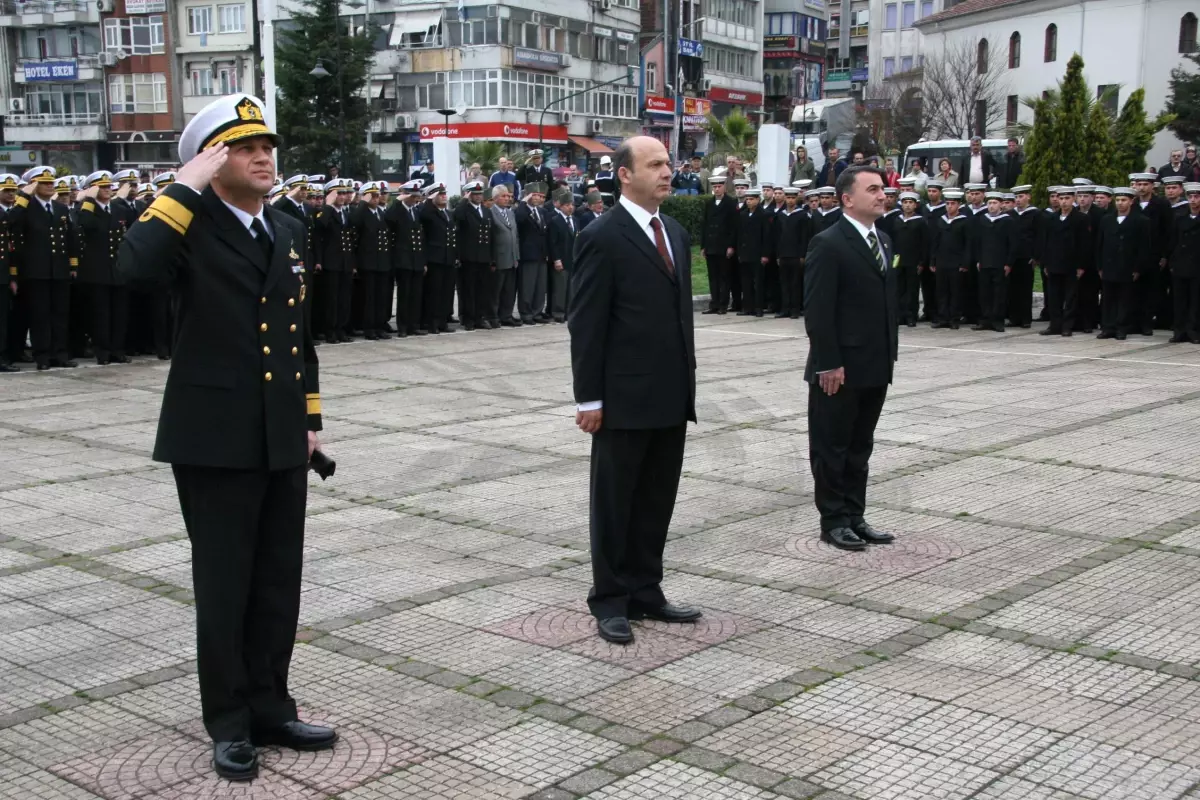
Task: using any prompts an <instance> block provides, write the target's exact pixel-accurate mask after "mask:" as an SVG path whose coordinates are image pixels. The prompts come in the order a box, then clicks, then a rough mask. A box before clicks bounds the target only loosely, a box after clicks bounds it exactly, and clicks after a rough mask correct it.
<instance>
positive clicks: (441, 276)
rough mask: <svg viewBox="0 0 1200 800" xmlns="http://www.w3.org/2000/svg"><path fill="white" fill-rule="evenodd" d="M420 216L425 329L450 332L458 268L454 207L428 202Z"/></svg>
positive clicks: (423, 319) (423, 320)
mask: <svg viewBox="0 0 1200 800" xmlns="http://www.w3.org/2000/svg"><path fill="white" fill-rule="evenodd" d="M419 208H420V211H418V212H417V217H418V218H419V219H420V220H421V225H422V227H423V228H424V242H425V263H426V266H428V268H429V269H428V271H427V272H426V273H425V290H424V293H423V294H422V296H421V327H422V328H424V329H425V330H427V331H429V332H430V333H437V332H441V331H446V330H449V324H450V323H449V320H450V311H451V309H452V307H453V305H454V271H455V268H456V267H457V266H458V235H457V231H458V227H457V225H455V223H454V220H453V219H452V218H451V216H450V207H449V206H447V207H446V208H438V205H437V203H435V202H433V201H432V200H427V201H425V202H424V203H422V204H421V205H420V206H419Z"/></svg>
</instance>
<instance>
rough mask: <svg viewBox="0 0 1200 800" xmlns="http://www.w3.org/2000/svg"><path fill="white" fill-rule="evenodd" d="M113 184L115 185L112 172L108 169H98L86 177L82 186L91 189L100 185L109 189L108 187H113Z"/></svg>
mask: <svg viewBox="0 0 1200 800" xmlns="http://www.w3.org/2000/svg"><path fill="white" fill-rule="evenodd" d="M112 185H113V176H112V173H111V172H109V171H108V170H106V169H101V170H97V171H95V172H93V173H92V174H91V175H88V176H87V177H86V178H84V179H83V184H82V186H81V188H84V189H90V188H92V187H93V186H99V187H101V188H104V189H107V188H109V187H111V186H112Z"/></svg>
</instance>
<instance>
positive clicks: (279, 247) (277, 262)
mask: <svg viewBox="0 0 1200 800" xmlns="http://www.w3.org/2000/svg"><path fill="white" fill-rule="evenodd" d="M266 216H267V219H268V220H270V221H271V228H272V229H273V230H274V231H275V249H274V250H272V251H271V267H270V269H268V270H267V279H266V281H265V283H264V284H263V294H267V293H268V292H270V291H271V289H272V288H273V287H274V286H275V284H277V283H278V282H279V280H280V279H281V278H282V277H283V276H284V275H286V274H288V273H289V272H291V271H292V268H291V264H290V261H291V257H290V254H291V252H292V229H291V227H290V226H288V224H287V221H286V219H285V218H286V217H287V215H286V214H285V213H284V212H282V211H277V210H275V209H274V208H268V209H267V210H266ZM297 260H299V259H298V258H297ZM301 277H302V276H301Z"/></svg>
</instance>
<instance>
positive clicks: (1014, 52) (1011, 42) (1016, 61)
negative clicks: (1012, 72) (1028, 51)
mask: <svg viewBox="0 0 1200 800" xmlns="http://www.w3.org/2000/svg"><path fill="white" fill-rule="evenodd" d="M1019 66H1021V34H1019V33H1017V32H1016V31H1013V34H1012V36H1010V37H1008V68H1009V69H1016V68H1017V67H1019Z"/></svg>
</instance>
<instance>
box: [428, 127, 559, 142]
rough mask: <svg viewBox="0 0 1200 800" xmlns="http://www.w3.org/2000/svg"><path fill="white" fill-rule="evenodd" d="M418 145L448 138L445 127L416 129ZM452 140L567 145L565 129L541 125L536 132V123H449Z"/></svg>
mask: <svg viewBox="0 0 1200 800" xmlns="http://www.w3.org/2000/svg"><path fill="white" fill-rule="evenodd" d="M417 132H418V134H419V135H420V137H421V141H423V142H427V141H430V140H432V139H441V138H443V137H445V136H447V131H446V123H444V122H437V123H433V124H425V125H421V126H419V127H418V130H417ZM449 137H450V138H451V139H493V140H497V141H513V142H537V141H544V142H549V143H551V144H566V143H567V126H566V125H543V126H541V129H540V131H539V128H538V125H537V124H536V123H533V124H530V123H527V122H457V123H456V122H451V123H450V130H449Z"/></svg>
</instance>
